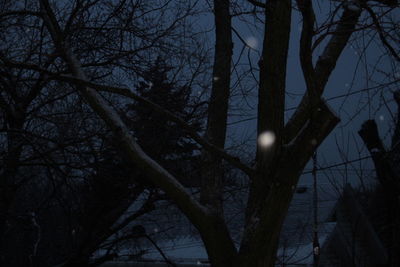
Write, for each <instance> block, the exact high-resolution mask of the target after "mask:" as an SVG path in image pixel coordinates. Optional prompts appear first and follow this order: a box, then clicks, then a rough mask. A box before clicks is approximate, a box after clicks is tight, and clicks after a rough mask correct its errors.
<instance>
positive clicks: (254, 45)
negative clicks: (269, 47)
mask: <svg viewBox="0 0 400 267" xmlns="http://www.w3.org/2000/svg"><path fill="white" fill-rule="evenodd" d="M246 45H247V46H248V47H250V48H252V49H257V47H258V40H257V39H256V38H255V37H253V36H250V37H247V39H246Z"/></svg>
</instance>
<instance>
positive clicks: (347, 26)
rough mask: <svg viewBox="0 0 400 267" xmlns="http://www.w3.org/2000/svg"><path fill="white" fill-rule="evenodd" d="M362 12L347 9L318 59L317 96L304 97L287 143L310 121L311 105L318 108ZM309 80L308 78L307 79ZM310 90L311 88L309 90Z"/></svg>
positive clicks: (287, 131) (287, 129) (288, 131)
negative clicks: (320, 98)
mask: <svg viewBox="0 0 400 267" xmlns="http://www.w3.org/2000/svg"><path fill="white" fill-rule="evenodd" d="M360 15H361V10H350V9H345V10H344V11H343V14H342V16H341V18H340V20H339V23H338V25H337V27H336V30H335V33H334V34H333V36H332V38H331V39H330V40H329V42H328V44H327V45H326V47H325V50H324V51H323V53H322V55H321V56H320V57H319V58H318V61H317V63H316V66H315V79H316V80H315V95H314V96H313V99H310V95H309V91H308V90H307V93H306V94H305V95H304V96H303V99H302V101H301V103H300V104H299V106H298V107H297V109H296V111H295V113H294V114H293V116H292V117H291V118H290V120H289V121H288V123H287V124H286V126H285V131H284V138H285V141H284V142H285V143H289V142H291V141H292V139H293V138H294V137H296V136H297V135H298V133H299V131H300V130H301V129H302V128H303V127H304V125H305V123H306V122H307V121H308V120H309V119H310V116H311V113H312V112H313V111H312V110H311V109H310V105H311V106H312V107H313V108H316V107H317V105H314V104H313V103H318V101H319V100H318V99H319V97H320V96H321V95H322V93H323V92H324V89H325V86H326V84H327V82H328V79H329V77H330V75H331V73H332V71H333V69H334V68H335V66H336V62H337V61H338V59H339V56H340V55H341V53H342V52H343V50H344V48H345V46H346V44H347V43H348V40H349V38H350V36H351V35H352V33H353V32H354V31H355V27H356V24H357V22H358V18H359V17H360ZM306 80H307V78H306ZM307 89H309V88H307Z"/></svg>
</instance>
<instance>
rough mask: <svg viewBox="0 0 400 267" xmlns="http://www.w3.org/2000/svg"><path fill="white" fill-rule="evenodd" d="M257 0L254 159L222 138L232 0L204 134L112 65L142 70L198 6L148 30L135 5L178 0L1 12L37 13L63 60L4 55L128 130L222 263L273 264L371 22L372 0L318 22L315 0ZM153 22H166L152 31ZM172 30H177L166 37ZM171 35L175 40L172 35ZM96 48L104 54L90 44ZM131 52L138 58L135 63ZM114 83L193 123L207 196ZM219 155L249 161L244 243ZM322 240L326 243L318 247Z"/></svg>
mask: <svg viewBox="0 0 400 267" xmlns="http://www.w3.org/2000/svg"><path fill="white" fill-rule="evenodd" d="M150 2H151V3H150ZM153 2H154V3H153ZM177 2H179V1H177ZM248 2H249V3H250V4H251V5H253V6H254V8H255V9H261V10H262V12H263V14H264V17H263V18H262V21H263V23H264V25H263V27H264V32H263V35H264V41H263V46H262V53H261V57H260V60H259V64H258V65H259V84H258V88H257V92H258V98H257V104H258V110H257V118H256V120H257V136H258V140H259V145H258V146H257V152H256V154H255V156H254V162H255V164H254V165H253V166H248V165H246V164H244V163H243V162H242V161H241V160H240V159H239V158H236V157H233V156H231V155H230V154H228V153H227V152H226V151H225V150H224V147H225V145H226V140H225V136H226V129H227V119H228V111H229V98H230V87H231V86H230V82H231V79H232V77H231V61H232V53H233V44H232V42H233V41H232V34H231V32H232V22H231V16H232V15H231V7H230V6H231V4H232V3H231V1H229V0H215V1H214V3H213V6H212V10H213V14H214V25H215V51H214V53H215V55H214V62H213V77H212V80H211V81H210V82H211V83H212V89H211V95H210V98H209V105H208V122H207V129H206V133H205V135H204V137H201V136H199V135H198V134H197V133H196V131H193V129H192V128H191V127H190V125H188V124H187V123H186V122H185V121H184V120H183V119H182V118H181V117H179V116H177V115H176V114H173V113H172V112H170V111H168V110H166V109H164V108H162V107H160V106H159V105H157V104H155V103H153V102H151V101H148V100H146V99H144V98H142V97H140V96H139V95H137V94H136V93H135V92H134V91H132V90H130V89H129V88H128V87H123V86H118V84H116V83H113V82H112V78H113V77H114V76H116V75H118V73H113V71H115V70H113V68H114V67H118V69H119V70H125V71H126V70H128V71H135V72H140V71H141V68H140V63H141V61H140V60H141V59H142V58H141V57H140V56H141V55H142V54H141V50H142V49H146V48H148V47H151V48H152V49H154V50H153V51H156V50H160V51H164V50H165V49H167V47H168V46H165V45H164V44H165V43H163V42H158V41H159V40H160V39H161V38H162V37H168V36H172V37H171V38H172V39H173V38H174V37H175V36H174V31H173V30H174V26H175V25H176V24H179V23H180V22H181V21H183V20H184V18H186V17H187V16H188V15H190V12H189V13H185V14H183V15H182V14H181V13H182V12H180V13H177V12H175V13H173V14H174V15H175V16H177V18H176V19H175V20H173V22H172V23H171V22H170V21H168V19H167V16H160V18H161V19H160V20H159V21H157V22H159V23H160V25H162V26H161V28H160V27H159V26H158V25H157V24H154V25H152V26H153V27H154V28H151V27H149V28H144V29H141V30H142V31H141V30H140V29H139V30H138V29H137V28H136V25H135V22H138V21H137V20H141V19H143V21H147V20H146V18H147V17H146V16H145V15H143V16H139V17H135V15H136V13H135V12H134V11H136V10H137V9H141V8H144V9H146V7H147V8H148V7H149V6H151V4H154V7H155V9H157V10H158V11H160V12H163V11H165V10H166V8H168V7H170V5H169V3H170V2H169V1H166V2H165V3H164V2H163V1H160V2H159V1H149V2H146V3H144V2H141V1H132V2H130V3H127V1H117V2H113V1H110V2H108V1H88V2H84V1H76V2H74V4H73V5H71V6H66V7H63V8H62V7H61V4H56V3H55V2H50V1H48V0H39V1H33V2H32V6H29V7H23V8H19V7H13V8H11V9H10V11H8V13H7V12H6V13H5V15H3V16H7V15H13V16H17V17H20V16H29V17H31V16H32V17H34V18H37V20H38V21H40V23H41V25H43V28H42V32H44V33H46V34H48V35H47V39H46V42H48V44H49V46H48V47H45V49H46V50H48V51H49V52H48V54H54V57H55V58H56V60H55V61H56V62H57V65H56V66H57V67H58V68H59V69H61V71H58V72H55V71H54V70H52V69H50V70H49V69H46V68H44V67H43V66H42V64H39V63H38V62H37V60H36V59H34V58H33V59H30V60H29V61H28V62H24V61H22V60H20V59H18V58H12V57H11V56H8V57H5V56H3V55H2V57H1V60H2V62H3V63H4V64H5V65H8V66H12V67H15V68H19V69H25V70H26V69H28V70H31V71H32V72H38V73H43V75H46V76H47V77H50V78H51V79H54V80H57V81H62V82H66V83H68V84H70V85H72V86H73V87H74V88H76V89H77V91H78V92H79V95H80V96H81V98H82V99H84V100H85V101H86V102H87V103H88V105H89V106H90V107H91V109H92V110H93V111H94V113H95V114H97V115H98V116H99V117H100V118H101V119H102V120H103V121H104V122H105V124H106V125H107V127H108V128H109V129H110V131H111V132H112V133H113V135H114V137H115V138H116V139H117V140H119V143H118V149H120V150H121V152H122V153H123V154H124V155H125V156H126V157H127V158H128V160H129V161H130V162H132V163H133V164H135V165H136V166H138V167H140V168H141V170H142V171H143V172H144V173H146V174H147V178H148V179H149V181H150V182H151V183H152V184H154V185H155V186H157V187H159V188H160V189H161V190H163V191H164V192H165V194H166V195H167V196H168V197H169V199H171V200H172V201H173V202H174V203H175V204H176V205H177V206H178V207H179V208H180V209H181V211H182V212H183V213H184V214H185V215H186V216H187V217H188V218H189V220H190V221H191V223H192V224H193V225H194V226H195V227H196V228H197V230H198V231H199V233H200V235H201V238H202V240H203V242H204V245H205V247H206V250H207V253H208V256H209V259H210V262H211V264H212V265H213V266H241V267H244V266H274V264H275V260H276V251H277V247H278V241H279V235H280V230H281V227H282V223H283V220H284V218H285V215H286V213H287V210H288V207H289V203H290V201H291V199H292V196H293V193H294V192H295V188H296V185H297V182H298V179H299V177H300V174H301V173H302V171H303V169H304V167H305V165H306V164H307V162H308V161H309V159H310V158H311V156H312V155H313V154H314V152H315V150H316V149H317V147H318V146H319V145H320V144H321V143H322V142H323V141H324V139H325V138H326V137H327V136H328V135H329V133H330V132H331V131H332V130H333V129H334V127H335V126H336V124H337V123H338V122H339V118H338V117H337V116H336V115H335V114H334V113H333V112H332V111H331V109H330V108H329V107H328V105H327V103H326V101H324V99H323V97H322V95H323V93H324V89H325V87H326V85H327V83H328V80H329V78H330V76H331V74H332V72H333V70H334V69H335V66H336V63H337V62H338V60H339V57H340V55H341V54H342V52H343V50H344V49H345V47H346V45H347V44H348V43H349V42H350V41H349V40H350V37H351V36H352V34H353V33H354V32H356V31H361V30H363V28H362V27H361V28H360V27H358V23H359V22H360V18H361V15H362V13H363V11H364V10H367V11H368V10H372V11H373V8H375V7H374V6H372V5H370V3H369V2H366V1H359V2H353V1H343V2H342V1H340V2H336V3H333V4H332V5H333V7H334V11H333V12H331V13H329V14H328V16H327V22H326V24H324V23H322V25H318V23H317V20H316V14H315V13H314V9H313V2H312V1H311V0H298V1H296V3H294V2H292V1H290V0H269V1H266V2H265V3H264V2H259V1H250V0H249V1H248ZM374 3H378V4H379V5H378V7H377V8H388V9H390V8H393V6H394V5H396V2H393V1H383V0H382V1H376V2H374ZM102 4H103V5H102ZM176 4H177V3H176ZM190 4H191V2H190V3H189V4H188V5H190ZM107 6H110V8H111V9H112V10H114V11H115V12H112V13H109V14H108V17H107V16H106V19H104V16H103V14H102V12H101V11H98V10H96V7H103V8H104V7H107ZM294 7H295V8H297V9H298V10H299V11H300V13H301V15H302V19H303V23H302V30H301V40H300V54H299V57H300V61H301V69H302V72H303V76H304V80H305V83H306V89H307V90H306V93H305V94H304V96H303V98H302V101H301V103H300V104H299V105H298V106H297V108H296V111H295V113H294V114H293V115H292V117H291V118H290V119H289V121H288V122H286V123H285V118H284V112H285V93H286V90H287V88H286V78H287V72H286V71H287V58H288V50H289V40H290V25H291V17H292V9H293V8H294ZM124 8H126V9H124ZM126 10H132V13H130V14H131V15H132V16H131V17H129V16H128V17H123V18H120V17H119V15H118V14H124V12H125V11H126ZM188 10H192V9H188ZM178 11H179V10H178ZM91 12H94V13H92V15H93V14H98V17H96V19H97V20H96V19H91ZM96 12H98V13H96ZM141 14H146V12H143V13H141ZM157 14H158V13H157ZM162 14H167V13H161V15H162ZM158 15H160V14H158ZM123 19H125V20H123ZM135 19H136V20H135ZM147 19H148V18H147ZM115 20H123V21H124V22H125V23H126V26H123V24H122V26H121V24H119V27H118V28H117V29H116V30H115V28H113V27H114V22H115ZM132 21H134V22H133V23H132ZM166 23H167V24H166ZM165 25H167V27H165ZM78 29H80V31H79V30H78ZM154 29H156V30H157V31H156V33H155V34H153V33H154V32H153V30H154ZM132 33H134V34H132ZM327 37H329V38H327ZM138 39H139V40H138ZM115 40H117V41H115ZM167 41H168V38H166V39H165V40H164V42H167ZM9 42H10V41H8V43H9ZM168 44H170V45H172V46H173V44H174V43H173V42H170V43H168ZM147 46H148V47H147ZM319 46H324V48H323V50H322V52H321V54H318V53H317V52H316V49H315V48H316V47H319ZM388 49H389V50H390V48H388ZM93 51H95V52H96V53H98V54H96V53H94V54H93ZM127 61H130V62H129V64H127ZM138 66H139V67H138ZM104 77H107V78H108V80H107V79H104ZM106 93H107V94H106ZM109 93H111V94H117V95H120V96H124V97H127V98H131V99H134V100H135V101H140V102H142V103H145V104H146V105H147V106H149V107H151V108H152V109H154V110H155V111H157V112H159V113H161V114H163V115H164V116H165V117H166V119H168V120H171V121H173V122H174V123H176V124H177V125H178V127H181V128H182V129H184V130H185V131H186V132H187V134H188V136H190V137H191V138H193V140H195V141H196V142H198V143H199V144H200V145H201V146H202V148H203V154H202V156H203V163H202V164H203V167H202V186H201V193H200V198H199V199H198V198H197V197H196V196H194V195H192V194H191V193H190V192H189V191H188V190H187V189H186V188H185V187H184V186H183V185H182V184H181V183H180V182H179V180H178V179H177V177H175V176H174V175H172V174H171V172H169V171H168V170H167V169H166V168H164V167H163V166H161V165H160V164H159V162H156V161H155V160H154V159H152V158H151V157H150V156H149V155H148V154H147V153H146V152H145V151H144V150H143V149H142V148H141V147H140V146H139V144H138V142H137V141H136V140H135V137H134V136H132V134H131V131H130V130H129V128H128V127H127V126H126V125H125V123H124V121H123V120H122V119H121V117H120V116H119V114H118V113H117V112H116V110H115V108H114V107H113V105H114V104H115V103H116V102H114V101H116V100H115V99H113V98H112V97H108V96H109V95H108V94H109ZM264 137H267V140H264ZM271 138H272V139H271ZM222 160H225V161H227V162H229V163H230V164H231V165H232V166H234V167H235V168H238V169H239V170H241V171H243V173H245V174H246V175H247V177H248V180H249V183H250V188H249V192H248V201H247V207H246V211H245V227H244V233H243V237H242V240H241V243H240V248H239V249H238V248H236V246H235V244H234V242H233V239H232V237H231V235H230V232H229V230H228V227H227V224H226V222H225V219H224V210H223V197H222V194H223V185H224V182H223V181H224V175H223V171H222V169H221V162H222ZM314 251H315V253H318V251H319V250H318V249H314Z"/></svg>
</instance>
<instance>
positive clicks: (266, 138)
mask: <svg viewBox="0 0 400 267" xmlns="http://www.w3.org/2000/svg"><path fill="white" fill-rule="evenodd" d="M257 141H258V145H259V146H260V147H262V148H269V147H270V146H272V145H273V144H274V142H275V134H274V133H273V132H271V131H267V132H263V133H262V134H260V135H259V136H258V140H257Z"/></svg>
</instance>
